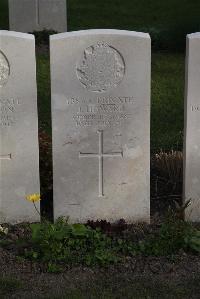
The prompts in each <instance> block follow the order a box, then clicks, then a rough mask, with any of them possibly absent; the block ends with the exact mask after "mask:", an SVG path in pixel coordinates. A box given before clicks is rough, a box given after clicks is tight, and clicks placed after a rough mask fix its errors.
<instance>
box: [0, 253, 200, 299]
mask: <svg viewBox="0 0 200 299" xmlns="http://www.w3.org/2000/svg"><path fill="white" fill-rule="evenodd" d="M0 269H1V274H0V298H20V299H21V298H22V299H23V298H27V299H29V298H38V299H39V298H69V299H71V298H77V299H80V298H87V299H89V298H105V299H107V298H116V299H117V298H119V299H124V298H141V299H142V298H161V297H163V298H180V299H189V298H195V299H197V298H200V259H199V257H198V256H192V255H186V254H183V255H179V256H174V258H173V260H172V259H171V260H169V259H168V258H154V257H148V258H145V257H141V258H140V257H138V258H129V259H125V260H124V262H123V263H122V264H119V265H115V266H109V268H99V267H95V268H86V267H73V268H68V267H66V269H65V271H64V272H63V273H59V274H51V273H47V272H46V269H45V266H44V265H41V264H37V263H32V262H30V261H27V260H23V259H21V258H19V257H16V256H15V255H14V254H13V253H11V252H9V251H8V250H5V249H1V248H0Z"/></svg>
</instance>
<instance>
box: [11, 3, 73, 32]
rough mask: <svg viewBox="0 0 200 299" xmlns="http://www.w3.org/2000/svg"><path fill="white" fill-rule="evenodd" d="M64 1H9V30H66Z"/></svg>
mask: <svg viewBox="0 0 200 299" xmlns="http://www.w3.org/2000/svg"><path fill="white" fill-rule="evenodd" d="M66 11H67V8H66V0H9V22H10V30H14V31H20V32H33V31H42V30H44V29H47V30H54V31H57V32H64V31H66V30H67V16H66Z"/></svg>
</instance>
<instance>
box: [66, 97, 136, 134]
mask: <svg viewBox="0 0 200 299" xmlns="http://www.w3.org/2000/svg"><path fill="white" fill-rule="evenodd" d="M66 104H67V105H70V106H72V107H73V109H72V111H73V112H72V120H73V121H74V122H75V126H76V127H91V126H97V127H100V128H101V127H102V129H103V128H105V127H116V126H121V125H122V124H123V123H124V122H126V121H128V120H129V119H131V118H132V113H131V112H130V106H132V105H134V104H135V100H134V98H133V97H128V96H126V97H125V96H119V97H94V98H77V97H76V98H75V97H73V98H67V99H66Z"/></svg>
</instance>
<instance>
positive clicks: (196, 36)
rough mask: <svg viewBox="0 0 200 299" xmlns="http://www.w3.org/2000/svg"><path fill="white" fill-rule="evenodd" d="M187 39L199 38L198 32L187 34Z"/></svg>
mask: <svg viewBox="0 0 200 299" xmlns="http://www.w3.org/2000/svg"><path fill="white" fill-rule="evenodd" d="M187 37H188V38H200V32H194V33H190V34H187Z"/></svg>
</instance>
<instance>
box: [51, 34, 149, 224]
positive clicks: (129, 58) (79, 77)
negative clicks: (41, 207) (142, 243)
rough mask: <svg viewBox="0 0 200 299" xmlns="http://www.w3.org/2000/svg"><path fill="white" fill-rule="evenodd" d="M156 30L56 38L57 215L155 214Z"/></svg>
mask: <svg viewBox="0 0 200 299" xmlns="http://www.w3.org/2000/svg"><path fill="white" fill-rule="evenodd" d="M150 60H151V59H150V37H149V35H148V34H145V33H137V32H130V31H120V30H88V31H80V32H71V33H64V34H58V35H54V36H52V37H51V75H52V121H53V161H54V216H55V219H56V218H58V217H59V216H69V217H70V221H71V222H85V221H87V220H88V219H94V220H95V219H106V220H108V221H112V222H113V221H116V220H119V219H121V218H123V219H125V220H126V221H127V222H134V221H146V222H148V221H149V155H150V153H149V152H150V149H149V127H150V122H149V118H150Z"/></svg>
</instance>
